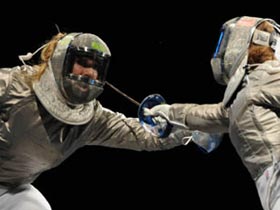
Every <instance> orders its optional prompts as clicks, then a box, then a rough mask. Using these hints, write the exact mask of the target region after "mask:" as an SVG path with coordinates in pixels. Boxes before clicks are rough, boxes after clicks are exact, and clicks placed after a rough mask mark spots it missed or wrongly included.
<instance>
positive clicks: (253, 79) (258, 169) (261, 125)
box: [169, 60, 280, 180]
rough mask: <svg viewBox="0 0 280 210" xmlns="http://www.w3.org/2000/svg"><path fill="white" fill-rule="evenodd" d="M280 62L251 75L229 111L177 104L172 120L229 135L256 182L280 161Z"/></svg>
mask: <svg viewBox="0 0 280 210" xmlns="http://www.w3.org/2000/svg"><path fill="white" fill-rule="evenodd" d="M279 116H280V62H279V61H277V60H274V61H267V62H265V63H263V64H261V65H259V66H258V67H257V68H256V69H255V70H253V71H252V72H250V73H249V74H248V75H247V76H246V77H245V80H244V81H243V88H242V89H241V90H240V91H239V92H238V93H237V95H236V97H235V99H234V100H233V102H232V104H231V105H230V106H229V108H227V109H226V108H224V105H223V103H218V104H204V105H199V104H173V105H172V106H171V112H170V116H169V117H170V119H171V120H177V121H179V122H181V123H185V124H186V125H187V126H188V127H189V128H190V129H192V130H201V131H205V132H213V133H219V132H224V133H229V135H230V139H231V142H232V144H233V146H234V147H235V149H236V151H237V153H238V154H239V156H240V158H241V160H242V161H243V163H244V165H245V166H246V168H247V169H248V171H249V172H250V174H251V176H252V178H253V179H254V180H256V179H257V178H258V177H259V176H260V175H261V174H262V173H263V172H264V170H265V169H266V168H267V167H269V166H271V165H272V164H273V162H278V161H280V118H279Z"/></svg>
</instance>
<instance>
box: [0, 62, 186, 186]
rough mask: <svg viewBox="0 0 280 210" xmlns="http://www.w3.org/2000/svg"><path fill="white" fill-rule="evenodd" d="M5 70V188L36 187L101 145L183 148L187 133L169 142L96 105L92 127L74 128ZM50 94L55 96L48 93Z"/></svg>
mask: <svg viewBox="0 0 280 210" xmlns="http://www.w3.org/2000/svg"><path fill="white" fill-rule="evenodd" d="M21 71H22V69H21V68H20V67H15V68H12V69H8V68H7V69H0V185H2V186H10V185H18V184H22V183H31V182H32V181H33V180H34V179H36V177H38V175H40V174H41V173H42V172H43V171H46V170H48V169H50V168H53V167H55V166H57V165H59V164H60V163H61V162H62V161H64V160H65V159H66V158H67V157H69V155H71V154H72V153H73V152H75V151H76V150H77V149H78V148H80V147H83V146H85V145H100V146H107V147H114V148H124V149H131V150H138V151H140V150H146V151H152V150H164V149H169V148H173V147H175V146H178V145H181V144H182V141H181V140H182V138H183V137H184V136H189V135H190V132H189V131H188V130H184V131H178V132H175V133H173V134H172V135H170V136H169V137H168V138H166V139H159V138H157V137H155V136H153V135H152V134H151V133H149V132H147V131H146V130H145V129H144V128H143V127H142V126H141V124H140V123H139V121H138V119H137V118H127V117H125V116H124V115H123V114H120V113H117V112H113V111H111V110H109V109H106V108H103V107H102V106H101V104H100V103H99V102H98V101H94V103H93V106H92V109H93V111H92V112H93V116H92V118H91V119H90V120H89V122H87V123H84V124H80V125H73V124H68V123H66V122H64V121H61V120H59V119H57V118H55V117H54V116H53V115H51V114H50V113H49V112H48V111H47V110H48V109H46V108H45V107H44V106H43V105H42V104H41V103H40V101H39V99H38V98H37V96H36V95H35V93H34V91H33V90H32V88H30V86H29V85H27V84H26V82H25V80H24V79H23V77H22V75H21ZM46 94H53V93H52V92H46Z"/></svg>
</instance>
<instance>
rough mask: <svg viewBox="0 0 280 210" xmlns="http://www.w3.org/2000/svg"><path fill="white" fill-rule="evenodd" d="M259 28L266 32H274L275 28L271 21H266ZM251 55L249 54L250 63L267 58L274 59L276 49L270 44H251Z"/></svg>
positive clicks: (259, 61)
mask: <svg viewBox="0 0 280 210" xmlns="http://www.w3.org/2000/svg"><path fill="white" fill-rule="evenodd" d="M257 29H259V30H261V31H266V32H269V33H271V32H273V31H274V28H273V26H272V24H271V23H269V22H267V21H264V22H263V23H261V24H260V25H259V26H258V27H257ZM248 50H249V51H248V52H249V55H248V64H254V63H263V62H265V61H267V60H274V59H276V58H275V56H274V51H273V49H272V48H271V47H268V46H261V45H257V44H253V43H251V44H250V47H249V49H248Z"/></svg>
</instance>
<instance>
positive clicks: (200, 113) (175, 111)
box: [169, 103, 229, 133]
mask: <svg viewBox="0 0 280 210" xmlns="http://www.w3.org/2000/svg"><path fill="white" fill-rule="evenodd" d="M169 118H170V119H171V120H175V121H177V122H180V123H184V124H185V125H187V126H188V127H189V128H190V129H191V130H200V131H204V132H208V133H227V132H228V125H229V119H228V112H227V110H226V109H225V108H224V106H223V104H222V103H218V104H204V105H199V104H172V105H171V107H170V112H169Z"/></svg>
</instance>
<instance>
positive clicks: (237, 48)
mask: <svg viewBox="0 0 280 210" xmlns="http://www.w3.org/2000/svg"><path fill="white" fill-rule="evenodd" d="M264 21H268V22H270V23H271V24H272V25H273V27H274V29H275V33H268V32H264V31H260V30H257V29H256V27H257V26H258V25H259V24H261V23H262V22H264ZM279 31H280V30H279V25H278V24H277V23H275V21H273V20H271V19H266V18H265V19H263V18H256V17H248V16H244V17H237V18H233V19H231V20H229V21H227V22H226V23H224V24H223V27H222V29H221V32H220V37H219V40H218V44H217V47H216V50H215V52H214V55H213V58H212V59H211V67H212V71H213V74H214V78H215V80H216V81H217V82H218V83H219V84H222V85H226V84H227V83H228V81H229V79H230V77H231V76H232V75H233V74H234V73H235V71H236V70H237V69H238V68H239V66H240V64H241V63H244V62H242V61H243V60H244V59H247V54H248V47H249V44H250V42H251V41H252V42H253V43H255V44H259V45H263V46H270V47H272V48H273V49H274V50H275V54H278V51H279V50H278V48H279V41H278V39H279V38H278V34H279ZM253 35H254V36H253ZM277 42H278V44H277ZM246 63H247V62H246Z"/></svg>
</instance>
